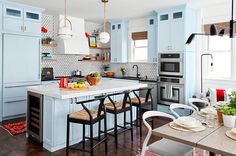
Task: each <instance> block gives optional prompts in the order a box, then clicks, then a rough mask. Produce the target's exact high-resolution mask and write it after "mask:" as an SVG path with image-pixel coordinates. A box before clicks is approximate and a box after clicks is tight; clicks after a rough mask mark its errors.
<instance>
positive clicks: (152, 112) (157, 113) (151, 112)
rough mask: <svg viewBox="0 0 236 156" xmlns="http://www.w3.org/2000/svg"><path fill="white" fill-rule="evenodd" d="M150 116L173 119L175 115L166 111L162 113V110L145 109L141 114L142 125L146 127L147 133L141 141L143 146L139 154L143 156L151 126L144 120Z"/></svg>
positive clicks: (146, 148) (150, 133)
mask: <svg viewBox="0 0 236 156" xmlns="http://www.w3.org/2000/svg"><path fill="white" fill-rule="evenodd" d="M151 117H166V118H169V119H171V120H174V119H175V117H174V116H172V115H170V114H167V113H164V112H159V111H147V112H145V113H144V114H143V123H144V125H145V126H146V127H147V128H148V134H147V136H146V138H145V140H144V142H143V146H142V153H141V156H144V155H145V152H146V150H148V146H147V144H148V141H149V139H150V137H151V135H152V127H151V126H150V125H149V123H148V122H147V121H146V119H147V118H151Z"/></svg>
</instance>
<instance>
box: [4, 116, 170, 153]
mask: <svg viewBox="0 0 236 156" xmlns="http://www.w3.org/2000/svg"><path fill="white" fill-rule="evenodd" d="M14 121H16V120H14ZM14 121H6V122H3V123H1V124H4V123H9V122H14ZM167 122H168V121H167V120H165V119H163V118H159V119H155V122H154V123H155V124H154V125H155V127H158V126H161V125H163V124H165V123H167ZM146 134H147V129H146V127H144V126H143V136H144V137H143V138H140V137H139V130H138V128H136V127H135V128H134V141H133V142H132V141H131V139H130V132H129V131H127V132H125V133H122V134H119V138H118V140H119V142H118V143H119V145H118V149H117V150H116V149H115V144H114V138H113V137H111V136H109V138H108V156H136V155H137V154H138V153H139V152H140V148H141V145H142V142H143V140H144V139H145V136H146ZM158 139H159V138H157V137H154V136H153V137H152V138H151V141H150V142H153V141H156V140H158ZM64 155H65V149H62V150H60V151H57V152H53V153H50V152H48V151H47V150H45V149H43V148H42V147H41V146H39V145H38V144H37V143H34V142H33V141H31V140H29V139H26V137H25V134H21V135H18V136H14V137H13V136H11V135H9V134H8V133H7V132H6V131H5V130H3V129H2V128H0V156H64ZM70 155H71V156H89V154H88V153H83V152H79V151H72V150H71V151H70ZM95 155H97V156H103V155H105V152H104V144H101V145H99V146H98V147H96V148H95Z"/></svg>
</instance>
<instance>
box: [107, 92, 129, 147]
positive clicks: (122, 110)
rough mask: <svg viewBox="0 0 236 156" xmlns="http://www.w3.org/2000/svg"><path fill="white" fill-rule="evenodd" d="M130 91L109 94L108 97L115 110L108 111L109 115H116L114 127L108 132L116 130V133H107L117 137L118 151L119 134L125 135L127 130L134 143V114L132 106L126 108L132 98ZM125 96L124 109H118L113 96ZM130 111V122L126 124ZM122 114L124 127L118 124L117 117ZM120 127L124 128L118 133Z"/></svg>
mask: <svg viewBox="0 0 236 156" xmlns="http://www.w3.org/2000/svg"><path fill="white" fill-rule="evenodd" d="M129 93H130V91H124V92H120V93H114V94H109V95H108V99H109V101H110V102H111V103H112V105H113V107H114V110H110V109H106V111H107V113H110V114H113V115H114V127H113V128H110V129H108V130H107V131H112V130H114V133H113V134H112V133H107V134H108V135H111V136H114V137H115V145H116V149H117V148H118V134H120V133H123V132H125V131H127V130H130V131H131V140H132V141H133V124H132V122H133V113H132V105H131V104H130V106H129V107H126V105H127V104H128V103H127V102H128V101H130V100H131V99H130V96H129ZM122 94H124V98H123V103H122V109H118V110H117V108H116V106H115V101H114V100H112V98H111V97H112V96H116V95H122ZM127 111H130V122H126V112H127ZM120 113H124V126H121V125H118V123H117V115H118V114H120ZM127 124H128V125H130V127H126V126H127ZM118 127H119V128H122V130H121V131H119V132H118Z"/></svg>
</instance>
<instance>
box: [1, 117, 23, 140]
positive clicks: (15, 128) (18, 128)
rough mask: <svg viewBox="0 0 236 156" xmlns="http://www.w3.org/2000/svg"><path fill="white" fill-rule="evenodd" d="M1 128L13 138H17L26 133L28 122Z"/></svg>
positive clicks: (10, 124) (6, 125)
mask: <svg viewBox="0 0 236 156" xmlns="http://www.w3.org/2000/svg"><path fill="white" fill-rule="evenodd" d="M0 127H1V128H3V129H5V130H6V131H7V132H8V133H9V134H11V135H12V136H15V135H19V134H22V133H25V132H26V121H19V122H15V123H8V124H5V125H0Z"/></svg>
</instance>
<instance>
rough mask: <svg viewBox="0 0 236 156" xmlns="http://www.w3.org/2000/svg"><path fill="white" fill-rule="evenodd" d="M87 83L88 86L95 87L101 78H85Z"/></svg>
mask: <svg viewBox="0 0 236 156" xmlns="http://www.w3.org/2000/svg"><path fill="white" fill-rule="evenodd" d="M86 80H87V82H88V83H89V84H90V86H96V85H97V84H98V83H99V82H100V81H101V77H100V76H99V77H92V76H89V75H88V76H87V77H86Z"/></svg>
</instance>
